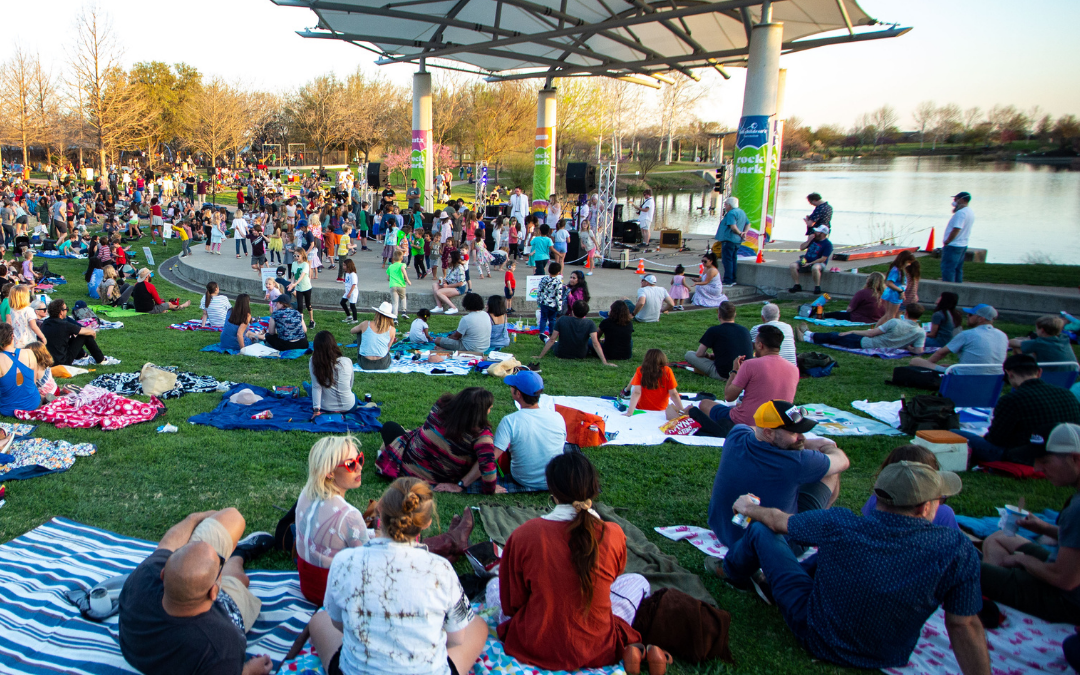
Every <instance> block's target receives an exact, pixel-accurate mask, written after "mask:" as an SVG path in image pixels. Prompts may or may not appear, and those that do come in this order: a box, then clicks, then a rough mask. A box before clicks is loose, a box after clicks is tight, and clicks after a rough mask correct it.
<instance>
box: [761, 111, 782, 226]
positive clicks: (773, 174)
mask: <svg viewBox="0 0 1080 675" xmlns="http://www.w3.org/2000/svg"><path fill="white" fill-rule="evenodd" d="M783 146H784V120H773V129H772V147H771V148H770V150H769V168H768V171H769V208H768V213H769V215H768V216H767V217H766V218H765V241H771V240H772V231H773V225H774V224H775V223H776V201H777V199H776V194H777V190H779V189H780V187H779V186H780V153H781V151H782V150H783Z"/></svg>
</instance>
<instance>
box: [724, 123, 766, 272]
mask: <svg viewBox="0 0 1080 675" xmlns="http://www.w3.org/2000/svg"><path fill="white" fill-rule="evenodd" d="M769 122H770V120H769V116H768V115H747V116H745V117H743V118H742V119H741V120H739V131H738V133H737V134H736V136H735V184H734V186H733V187H732V191H731V193H732V194H733V195H734V196H736V197H738V199H739V208H741V209H742V210H743V211H745V212H746V217H747V218H749V219H750V227H749V228H747V230H746V241H745V242H744V244H743V245H744V246H745V247H747V248H749V249H750V250H751V251H753V252H757V251H758V250H759V249H760V247H761V241H762V238H763V235H764V232H765V215H766V212H767V207H768V195H769V170H768V163H769V137H770V134H769V126H770V123H769Z"/></svg>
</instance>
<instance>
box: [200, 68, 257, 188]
mask: <svg viewBox="0 0 1080 675" xmlns="http://www.w3.org/2000/svg"><path fill="white" fill-rule="evenodd" d="M184 117H185V122H186V125H185V128H184V139H185V142H186V144H187V146H188V147H190V148H191V149H192V150H193V151H194V152H195V153H201V154H203V155H205V156H206V157H207V158H208V159H209V160H210V166H211V167H214V166H216V162H217V158H218V157H220V156H221V155H223V154H224V153H225V151H226V150H229V149H233V148H237V147H239V145H240V143H241V140H240V139H242V138H243V137H244V134H245V133H246V132H247V131H249V130H250V129H251V120H250V119H249V114H248V107H247V105H246V103H245V94H244V93H243V92H241V91H240V89H239V88H238V87H235V86H233V85H230V84H227V83H226V82H225V81H223V80H222V79H220V78H214V79H212V80H211V81H210V82H209V83H206V84H204V85H203V87H202V88H201V89H200V90H199V91H198V92H197V93H196V94H195V95H193V96H192V97H191V98H190V99H189V100H188V102H187V105H186V109H185V115H184ZM213 184H214V185H215V186H216V184H217V183H216V181H214V183H213ZM214 197H215V199H216V197H217V191H216V188H215V191H214Z"/></svg>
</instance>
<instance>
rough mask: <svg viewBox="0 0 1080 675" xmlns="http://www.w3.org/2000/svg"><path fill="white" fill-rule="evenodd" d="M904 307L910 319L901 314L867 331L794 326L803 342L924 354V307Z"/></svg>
mask: <svg viewBox="0 0 1080 675" xmlns="http://www.w3.org/2000/svg"><path fill="white" fill-rule="evenodd" d="M904 309H905V313H906V314H907V318H904V317H902V316H898V317H896V318H895V319H889V320H888V321H886V322H885V323H883V324H881V325H880V326H878V327H876V328H869V329H867V330H848V331H844V332H842V333H824V332H816V331H811V330H809V329H808V327H807V325H806V324H805V323H801V324H799V325H798V326H796V327H795V331H796V333H798V336H799V339H800V340H802V341H803V342H810V343H813V344H818V345H837V346H839V347H847V348H848V349H906V350H907V351H909V352H911V353H912V354H922V353H923V346H924V345H925V344H926V332H925V331H923V329H922V326H921V325H920V324H919V317H921V316H922V315H923V311H924V310H923V306H922V305H920V304H919V303H917V302H912V303H910V304H908V305H907V307H905V308H904Z"/></svg>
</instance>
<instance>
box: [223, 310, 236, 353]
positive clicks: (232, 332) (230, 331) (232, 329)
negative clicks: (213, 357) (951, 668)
mask: <svg viewBox="0 0 1080 675" xmlns="http://www.w3.org/2000/svg"><path fill="white" fill-rule="evenodd" d="M231 317H232V310H231V309H230V310H229V311H228V313H227V314H226V315H225V325H224V326H223V327H222V329H221V346H222V347H224V348H225V349H240V338H239V337H238V336H237V334H236V332H237V331H238V330H239V329H240V326H237V325H236V324H234V323H232V322H231V321H230V320H229V319H230V318H231Z"/></svg>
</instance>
